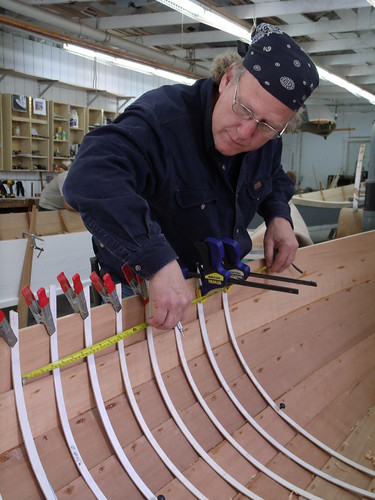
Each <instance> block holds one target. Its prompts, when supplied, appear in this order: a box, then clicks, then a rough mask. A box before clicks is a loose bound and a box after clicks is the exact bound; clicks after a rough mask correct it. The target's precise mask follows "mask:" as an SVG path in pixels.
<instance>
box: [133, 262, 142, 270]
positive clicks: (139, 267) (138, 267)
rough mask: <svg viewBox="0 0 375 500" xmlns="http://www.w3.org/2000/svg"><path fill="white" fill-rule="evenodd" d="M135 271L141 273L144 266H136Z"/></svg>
mask: <svg viewBox="0 0 375 500" xmlns="http://www.w3.org/2000/svg"><path fill="white" fill-rule="evenodd" d="M134 269H135V270H136V271H140V270H141V269H142V266H140V265H139V264H137V265H136V266H134Z"/></svg>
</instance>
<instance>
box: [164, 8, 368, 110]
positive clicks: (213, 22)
mask: <svg viewBox="0 0 375 500" xmlns="http://www.w3.org/2000/svg"><path fill="white" fill-rule="evenodd" d="M367 1H368V2H369V3H370V4H371V5H374V6H375V0H367ZM158 2H159V3H162V4H164V5H166V6H167V7H170V8H171V9H174V10H176V11H177V12H181V13H182V14H184V15H186V16H188V17H191V18H193V19H195V20H197V21H199V22H202V23H204V24H208V25H209V26H213V27H214V28H217V29H219V30H221V31H225V32H227V33H230V34H231V35H234V36H236V37H237V38H240V39H242V40H244V41H246V42H248V43H251V31H248V30H247V29H246V28H244V27H243V26H241V25H240V24H239V23H236V22H235V21H232V20H231V19H229V18H228V17H226V16H225V15H221V14H219V13H217V12H215V11H214V10H212V9H210V8H209V7H207V6H206V5H205V4H202V3H201V2H199V1H196V0H158ZM317 69H318V72H319V76H320V77H321V78H322V79H323V80H328V81H330V82H331V83H333V84H335V85H338V86H339V87H342V88H344V89H346V90H348V91H349V92H351V93H352V94H354V95H355V96H357V97H362V98H364V99H367V100H368V101H369V102H370V103H371V104H375V96H374V95H373V94H371V93H370V92H367V91H366V90H362V89H361V88H360V87H357V86H356V85H354V84H353V83H350V82H348V81H347V80H345V79H344V78H340V77H338V76H336V75H334V74H332V73H329V72H328V71H326V70H324V69H323V68H319V67H318V68H317Z"/></svg>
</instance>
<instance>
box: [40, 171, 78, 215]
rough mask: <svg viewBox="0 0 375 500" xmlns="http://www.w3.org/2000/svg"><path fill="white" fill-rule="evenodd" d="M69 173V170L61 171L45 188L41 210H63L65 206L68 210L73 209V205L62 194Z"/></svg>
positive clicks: (42, 194)
mask: <svg viewBox="0 0 375 500" xmlns="http://www.w3.org/2000/svg"><path fill="white" fill-rule="evenodd" d="M67 175H68V171H67V170H65V171H64V172H61V173H59V174H58V175H56V176H55V177H54V178H53V179H52V180H51V181H50V182H49V183H48V184H47V185H46V187H45V188H44V189H43V191H42V193H41V195H40V200H39V207H38V210H39V211H40V212H44V211H47V210H63V209H64V208H66V209H67V210H73V209H72V207H70V206H69V205H68V204H67V203H66V201H65V199H64V196H63V194H62V189H63V185H64V182H65V179H66V176H67Z"/></svg>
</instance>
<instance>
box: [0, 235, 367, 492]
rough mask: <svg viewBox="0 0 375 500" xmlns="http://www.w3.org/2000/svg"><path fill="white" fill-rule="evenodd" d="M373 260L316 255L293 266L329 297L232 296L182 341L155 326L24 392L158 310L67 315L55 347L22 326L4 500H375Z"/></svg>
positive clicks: (3, 460)
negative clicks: (70, 358)
mask: <svg viewBox="0 0 375 500" xmlns="http://www.w3.org/2000/svg"><path fill="white" fill-rule="evenodd" d="M374 247H375V232H374V231H371V232H367V233H361V234H359V235H355V236H350V237H347V238H342V239H337V240H333V241H330V242H327V243H322V244H318V245H312V246H307V247H304V248H302V249H300V250H299V251H298V253H297V258H296V261H295V264H296V265H297V266H298V267H299V268H300V269H301V270H303V271H304V273H305V275H306V277H305V279H311V280H314V281H316V282H317V287H307V286H300V287H299V294H298V295H290V294H286V293H279V292H275V291H269V290H267V291H266V290H259V289H256V288H248V287H241V286H232V288H231V290H230V291H229V293H223V294H222V293H217V294H215V295H212V296H211V297H209V298H208V299H207V300H206V301H205V302H203V303H198V304H194V305H192V306H191V308H190V311H189V316H188V318H187V320H186V321H185V322H184V325H183V327H184V336H183V337H182V336H181V334H180V333H179V332H178V330H176V331H172V330H171V331H157V330H152V329H151V328H147V331H145V330H144V329H143V330H141V331H137V333H134V334H133V335H130V336H127V337H126V338H125V340H123V341H121V342H116V343H115V344H114V345H112V346H110V347H107V348H106V349H101V350H99V351H98V352H96V354H95V355H93V354H92V355H90V356H88V357H87V358H83V359H80V360H77V361H75V362H74V363H70V364H67V365H65V366H62V367H61V368H60V369H59V370H57V369H55V370H54V371H53V374H51V373H50V372H48V373H46V374H43V375H39V376H37V377H33V378H30V379H28V380H27V382H26V384H25V385H23V386H22V378H24V375H25V374H27V373H29V372H32V371H33V370H36V369H38V368H39V367H42V366H44V365H46V364H48V363H49V362H50V361H51V359H54V360H56V359H61V358H62V357H64V356H67V355H69V354H71V353H74V352H78V351H80V350H82V349H84V347H85V340H84V339H85V338H86V342H87V343H88V345H90V344H91V343H92V342H94V343H97V342H102V341H103V340H104V339H107V338H110V337H111V336H114V335H115V334H116V333H117V332H122V331H127V329H131V328H132V327H134V326H135V325H142V323H143V322H144V306H143V304H142V302H141V300H140V298H139V297H131V298H127V299H124V300H123V301H122V310H121V311H120V312H119V313H118V314H116V313H115V312H114V310H113V308H112V307H111V305H110V304H105V305H102V306H98V307H95V308H93V309H92V310H91V314H90V316H89V318H87V319H86V320H85V321H84V322H83V320H82V319H81V317H80V315H79V314H78V313H75V314H71V315H69V316H65V317H63V318H59V319H58V320H57V322H56V332H55V333H54V334H53V335H52V336H51V337H50V336H49V335H47V333H46V331H45V328H44V326H43V325H35V326H31V327H28V328H24V329H21V330H19V331H18V329H17V315H16V314H15V313H12V314H11V318H10V322H11V325H12V328H13V330H14V331H15V334H16V335H17V334H18V337H19V341H18V342H17V343H16V345H15V346H14V347H13V348H10V347H9V346H8V345H7V344H6V343H5V342H4V341H3V339H0V447H1V449H0V494H1V495H2V497H3V499H4V500H7V499H20V498H28V499H34V498H43V497H46V498H54V497H55V496H56V497H57V498H59V499H60V498H61V499H63V498H74V499H76V498H95V497H96V498H108V499H116V498H129V499H135V498H156V497H159V498H162V497H164V498H165V499H176V498H183V499H185V498H209V499H229V498H253V499H259V498H264V499H272V500H273V499H293V498H308V499H316V498H324V499H352V498H353V499H354V498H375V459H374V455H375V406H374V404H375V355H374V353H375V328H374V326H375V312H374V296H375V252H374V250H373V249H374ZM261 265H262V262H260V261H257V262H254V263H253V265H252V270H256V269H257V268H259V267H261ZM284 275H285V276H290V277H294V278H298V277H300V275H299V273H298V272H297V271H296V270H295V269H294V268H291V269H289V270H288V271H287V272H285V273H284ZM195 285H196V283H195V280H190V281H189V286H191V287H192V289H194V287H195ZM50 294H51V297H50V298H51V306H52V309H54V299H53V297H54V294H53V287H52V288H51V291H50ZM86 296H87V289H86ZM140 328H142V326H141V327H140ZM91 335H92V339H91ZM57 348H58V352H57ZM51 356H52V358H51ZM16 403H17V404H16ZM16 407H17V409H16Z"/></svg>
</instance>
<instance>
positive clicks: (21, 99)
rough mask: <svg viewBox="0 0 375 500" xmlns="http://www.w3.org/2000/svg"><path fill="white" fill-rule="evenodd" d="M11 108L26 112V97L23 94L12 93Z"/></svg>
mask: <svg viewBox="0 0 375 500" xmlns="http://www.w3.org/2000/svg"><path fill="white" fill-rule="evenodd" d="M12 108H13V110H14V111H21V112H22V113H26V111H27V99H26V96H24V95H17V94H13V95H12Z"/></svg>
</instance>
